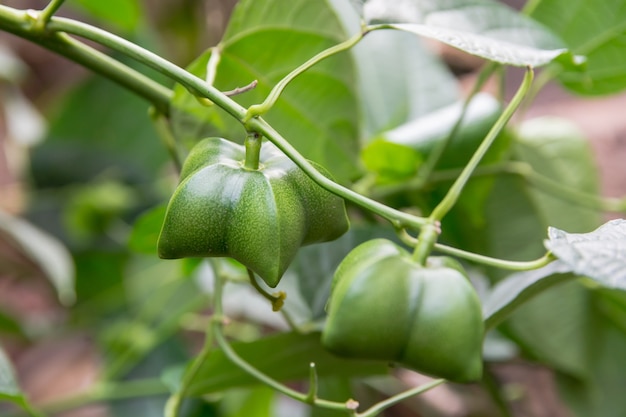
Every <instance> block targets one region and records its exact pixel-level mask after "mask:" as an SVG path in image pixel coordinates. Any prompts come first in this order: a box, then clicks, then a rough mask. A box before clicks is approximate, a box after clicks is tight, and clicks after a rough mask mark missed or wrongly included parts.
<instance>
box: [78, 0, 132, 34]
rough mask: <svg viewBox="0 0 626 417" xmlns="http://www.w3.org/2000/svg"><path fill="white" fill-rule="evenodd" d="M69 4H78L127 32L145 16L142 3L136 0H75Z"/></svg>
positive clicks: (102, 20)
mask: <svg viewBox="0 0 626 417" xmlns="http://www.w3.org/2000/svg"><path fill="white" fill-rule="evenodd" d="M68 4H70V5H76V6H78V7H79V8H81V9H83V10H85V11H87V12H88V13H89V14H90V15H92V16H93V17H95V18H96V19H98V20H100V21H101V22H102V23H106V24H107V25H114V26H117V27H118V28H119V29H122V30H124V31H126V32H131V31H133V30H135V29H136V28H137V26H138V25H139V23H140V21H141V17H142V16H144V11H143V10H142V6H141V3H140V2H137V1H135V0H107V1H101V0H75V1H73V2H69V3H68Z"/></svg>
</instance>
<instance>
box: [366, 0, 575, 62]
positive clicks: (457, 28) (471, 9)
mask: <svg viewBox="0 0 626 417" xmlns="http://www.w3.org/2000/svg"><path fill="white" fill-rule="evenodd" d="M363 11H364V15H365V19H366V20H367V21H368V22H374V23H381V22H382V23H388V24H390V25H389V27H391V28H394V29H398V30H404V31H407V32H411V33H414V34H417V35H420V36H425V37H428V38H431V39H436V40H438V41H440V42H443V43H445V44H448V45H450V46H453V47H455V48H458V49H460V50H462V51H465V52H467V53H469V54H472V55H476V56H479V57H482V58H485V59H488V60H491V61H495V62H499V63H501V64H507V65H514V66H531V67H537V66H541V65H545V64H547V63H549V62H551V61H553V60H555V59H557V58H559V59H560V60H563V62H567V63H570V64H571V65H574V64H576V63H577V62H575V61H578V60H575V59H574V57H573V56H571V54H569V52H568V51H567V49H566V48H565V47H564V44H563V43H562V41H560V40H559V39H558V38H557V37H556V36H554V35H553V34H552V33H551V32H550V31H549V30H548V29H547V28H544V27H542V26H541V25H540V24H538V23H536V22H534V21H533V20H532V19H529V18H527V17H525V16H522V15H520V14H519V13H517V12H516V11H514V10H513V9H511V8H509V7H507V6H505V5H503V4H501V3H499V2H495V1H490V0H448V1H435V0H429V1H419V0H409V1H402V2H391V1H387V0H369V1H366V2H365V5H364V10H363Z"/></svg>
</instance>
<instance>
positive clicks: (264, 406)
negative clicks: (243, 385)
mask: <svg viewBox="0 0 626 417" xmlns="http://www.w3.org/2000/svg"><path fill="white" fill-rule="evenodd" d="M275 397H276V392H275V391H274V390H273V389H272V388H270V387H268V386H265V385H259V386H258V387H253V388H250V389H244V390H231V391H228V393H226V394H225V396H224V398H223V399H222V401H221V407H220V410H221V411H222V414H221V415H225V416H228V417H249V416H254V417H272V416H273V411H274V410H273V405H274V399H275Z"/></svg>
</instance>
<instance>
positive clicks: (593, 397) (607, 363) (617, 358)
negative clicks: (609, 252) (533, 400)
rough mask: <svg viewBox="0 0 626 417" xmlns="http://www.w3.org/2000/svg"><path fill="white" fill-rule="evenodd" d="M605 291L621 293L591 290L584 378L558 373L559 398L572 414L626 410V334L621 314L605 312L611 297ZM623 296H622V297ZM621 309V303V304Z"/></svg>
mask: <svg viewBox="0 0 626 417" xmlns="http://www.w3.org/2000/svg"><path fill="white" fill-rule="evenodd" d="M607 291H609V292H615V293H621V294H623V292H622V290H607V289H604V288H603V289H600V290H599V291H593V292H592V301H593V303H592V305H593V307H594V308H592V309H591V311H588V312H587V317H588V321H589V326H590V327H591V328H592V329H593V331H592V332H590V334H589V337H588V339H587V344H588V345H589V347H588V354H587V355H588V360H587V369H588V370H589V372H588V375H587V377H586V378H584V379H580V378H571V377H570V376H568V375H560V374H557V383H558V389H559V393H560V394H561V395H560V397H561V398H562V399H563V400H564V402H565V403H566V404H567V406H568V407H569V409H570V410H571V413H572V415H573V416H576V417H588V416H611V417H612V416H615V417H618V416H620V415H621V413H622V411H623V410H625V409H626V397H624V390H623V387H624V386H626V374H625V373H624V372H623V370H624V369H625V368H626V356H624V354H623V352H624V351H625V350H626V335H625V334H624V328H623V327H624V326H623V323H624V322H623V321H621V322H620V321H619V320H623V315H620V316H615V315H614V313H613V311H612V310H611V311H606V310H605V307H604V304H605V302H606V301H607V300H606V298H607V296H608V297H611V298H613V297H612V296H611V295H610V294H609V293H608V292H607ZM622 298H623V297H622ZM622 302H623V301H622ZM621 308H622V309H623V308H624V307H623V306H622V307H621Z"/></svg>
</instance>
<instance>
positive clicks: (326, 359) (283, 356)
mask: <svg viewBox="0 0 626 417" xmlns="http://www.w3.org/2000/svg"><path fill="white" fill-rule="evenodd" d="M232 347H233V349H234V350H235V351H236V352H237V353H238V354H239V355H240V356H241V357H242V358H243V359H245V360H246V361H248V362H249V363H251V364H252V365H253V366H255V367H256V368H257V369H259V370H260V371H261V372H263V373H265V374H266V375H268V376H270V377H272V378H274V379H276V380H278V381H295V380H301V379H307V378H308V377H309V364H310V363H311V362H314V363H315V365H316V369H317V373H318V376H320V377H326V376H346V377H359V376H367V375H380V374H385V373H386V372H387V366H386V365H385V364H383V363H380V362H371V361H361V360H346V359H340V358H338V357H336V356H334V355H332V354H330V353H328V352H327V351H326V350H325V349H324V348H323V347H322V345H321V343H320V334H319V333H309V334H306V335H301V334H297V333H281V334H278V335H273V336H269V337H266V338H263V339H259V340H257V341H254V342H249V343H242V342H240V343H233V345H232ZM257 382H258V381H257V380H256V379H255V378H254V377H252V376H250V375H249V374H248V373H246V372H245V371H243V370H242V369H240V368H239V367H237V366H236V365H234V364H233V363H232V362H230V361H229V360H228V358H227V357H226V356H225V355H224V353H223V352H221V351H215V352H212V353H211V355H210V356H209V358H208V360H207V361H206V362H205V363H204V364H203V365H202V367H200V369H199V371H198V373H197V374H196V377H195V378H194V381H193V382H192V383H191V385H190V387H189V394H190V395H193V396H197V395H204V394H209V393H212V392H216V391H223V390H226V389H229V388H234V387H243V386H249V385H253V384H256V383H257Z"/></svg>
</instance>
